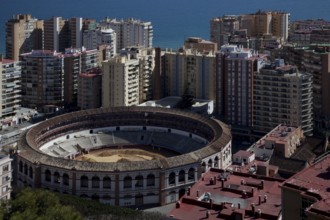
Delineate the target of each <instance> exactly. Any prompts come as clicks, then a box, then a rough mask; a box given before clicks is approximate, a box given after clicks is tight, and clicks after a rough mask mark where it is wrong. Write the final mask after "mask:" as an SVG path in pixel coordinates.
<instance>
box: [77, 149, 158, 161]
mask: <svg viewBox="0 0 330 220" xmlns="http://www.w3.org/2000/svg"><path fill="white" fill-rule="evenodd" d="M156 158H164V155H161V154H158V153H153V152H149V151H145V150H141V149H106V148H105V149H100V150H95V151H92V152H90V153H89V154H84V155H80V156H78V157H76V158H75V159H76V160H81V161H89V162H107V163H113V162H131V161H148V160H154V159H156Z"/></svg>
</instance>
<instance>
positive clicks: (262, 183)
mask: <svg viewBox="0 0 330 220" xmlns="http://www.w3.org/2000/svg"><path fill="white" fill-rule="evenodd" d="M261 189H264V180H261Z"/></svg>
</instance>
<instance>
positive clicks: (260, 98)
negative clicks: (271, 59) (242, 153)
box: [253, 60, 313, 135]
mask: <svg viewBox="0 0 330 220" xmlns="http://www.w3.org/2000/svg"><path fill="white" fill-rule="evenodd" d="M276 62H277V63H272V64H267V65H266V66H265V67H264V68H262V69H260V70H259V72H256V73H255V75H254V83H253V84H254V88H253V102H254V104H253V105H254V108H253V130H254V132H257V133H260V134H266V133H267V132H269V131H271V130H272V129H273V128H275V127H276V126H278V125H279V124H284V125H288V126H296V127H301V129H302V130H303V131H304V134H305V135H311V134H312V132H313V117H312V115H313V111H312V110H313V106H312V105H313V102H312V75H311V74H308V73H302V72H299V71H298V69H297V67H295V66H289V65H284V61H283V60H277V61H276Z"/></svg>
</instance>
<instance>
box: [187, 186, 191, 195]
mask: <svg viewBox="0 0 330 220" xmlns="http://www.w3.org/2000/svg"><path fill="white" fill-rule="evenodd" d="M190 189H191V187H190V186H189V187H188V189H187V196H190Z"/></svg>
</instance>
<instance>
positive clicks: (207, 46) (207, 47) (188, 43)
mask: <svg viewBox="0 0 330 220" xmlns="http://www.w3.org/2000/svg"><path fill="white" fill-rule="evenodd" d="M184 49H193V50H196V51H198V52H199V53H207V52H210V51H212V52H213V53H215V52H217V51H218V45H217V44H216V43H214V42H212V41H208V40H204V39H202V38H199V37H189V38H188V39H187V40H185V41H184Z"/></svg>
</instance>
